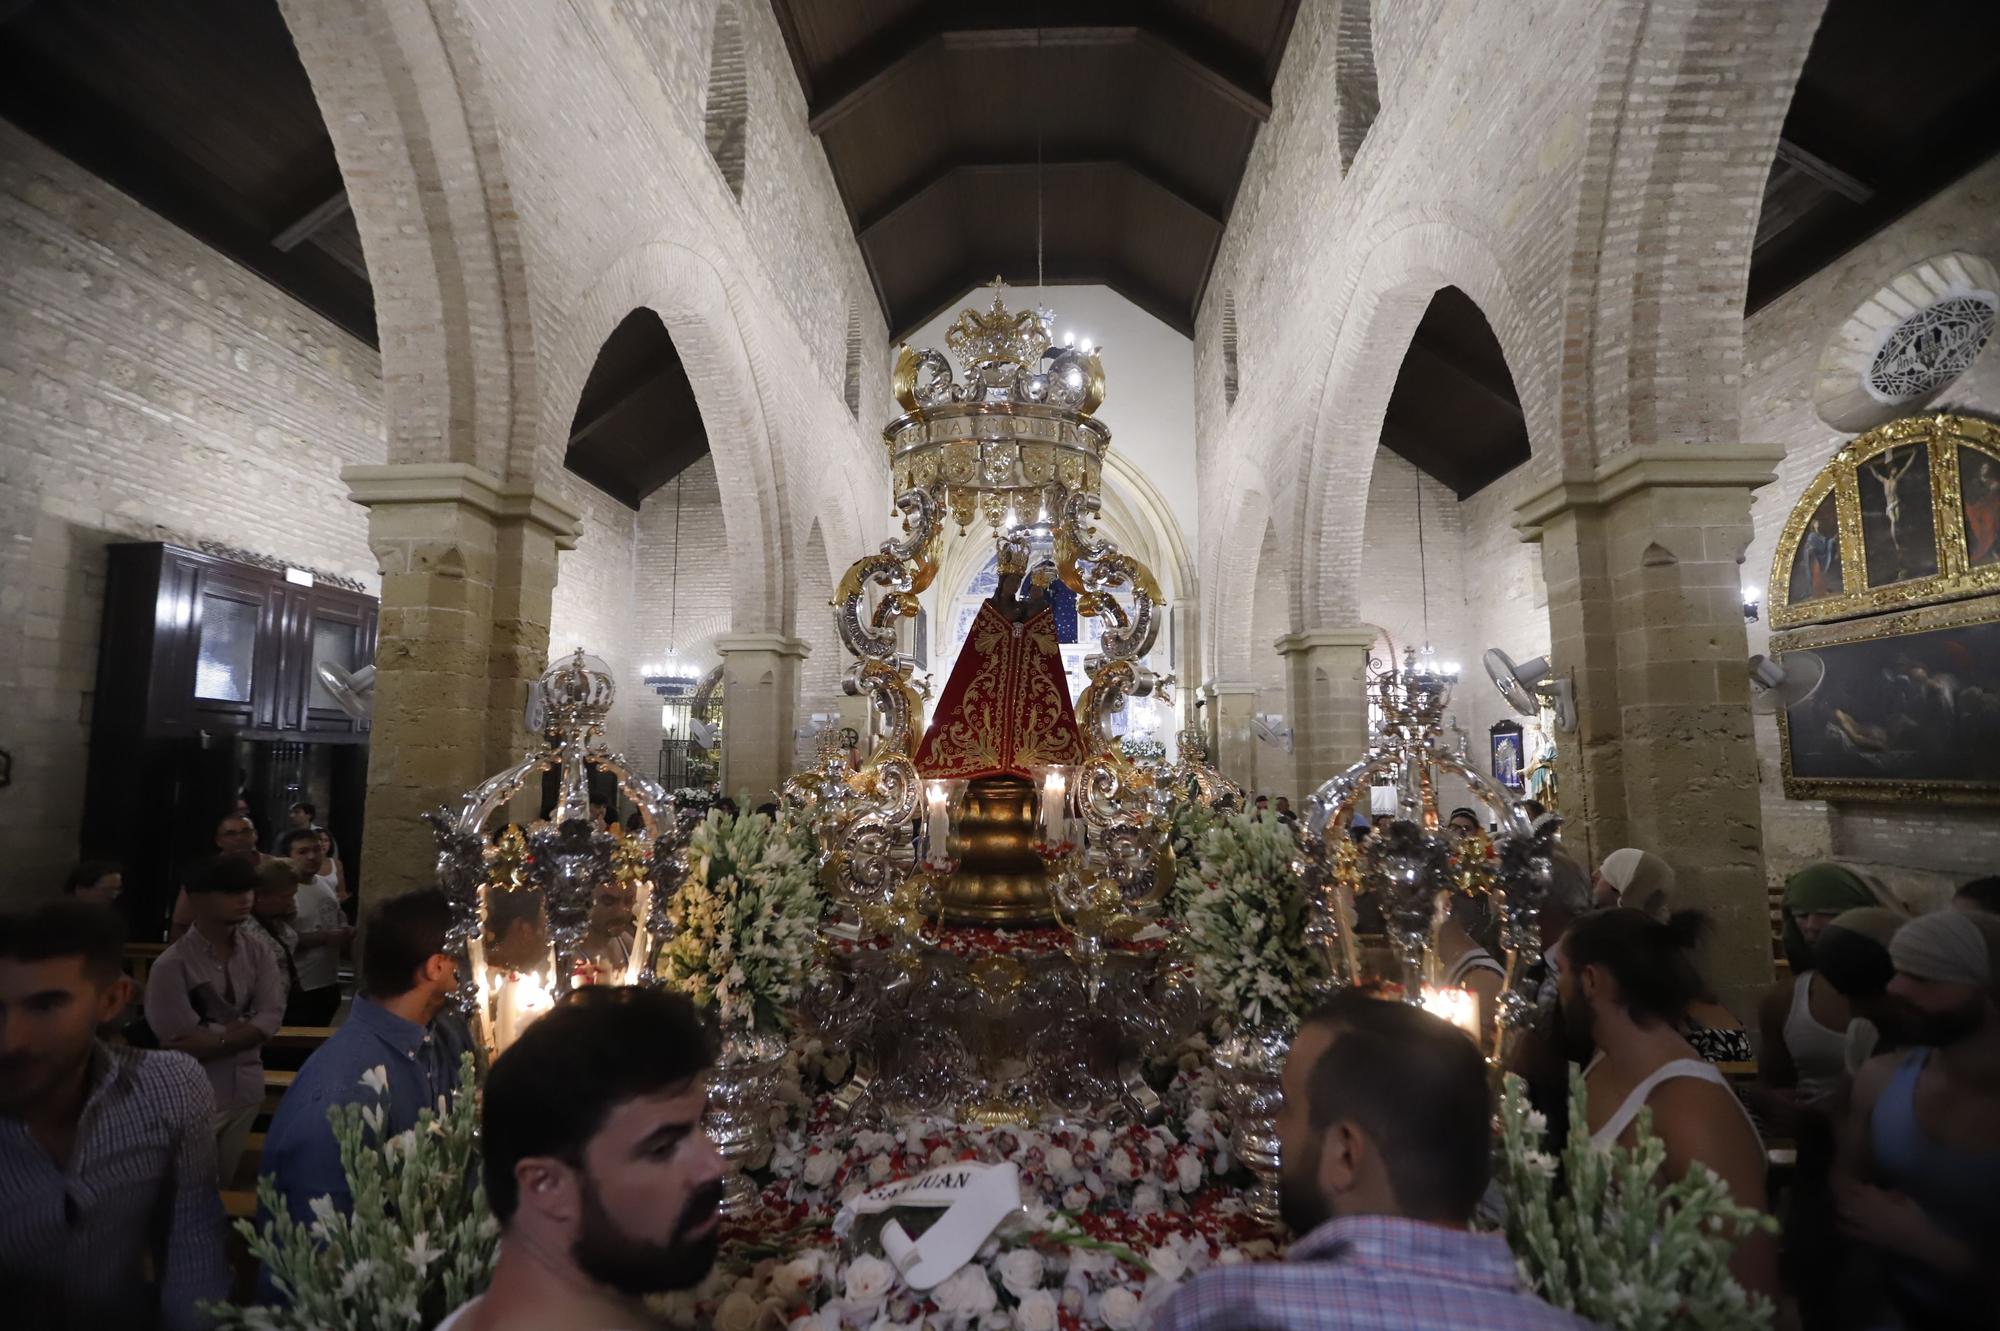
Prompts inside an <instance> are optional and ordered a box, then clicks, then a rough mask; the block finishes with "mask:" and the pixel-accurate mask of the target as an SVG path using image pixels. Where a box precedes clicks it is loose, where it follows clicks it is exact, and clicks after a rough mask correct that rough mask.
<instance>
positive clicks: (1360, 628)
mask: <svg viewBox="0 0 2000 1331" xmlns="http://www.w3.org/2000/svg"><path fill="white" fill-rule="evenodd" d="M1380 636H1381V635H1380V634H1378V633H1377V632H1376V631H1375V630H1374V629H1372V628H1368V627H1367V626H1365V625H1358V624H1357V625H1353V626H1350V627H1346V628H1324V629H1307V630H1306V631H1305V632H1303V633H1287V634H1286V635H1285V636H1284V637H1282V638H1280V639H1278V641H1277V642H1276V643H1275V644H1274V645H1275V646H1276V647H1277V649H1278V655H1280V656H1292V655H1295V654H1297V653H1299V652H1310V651H1316V650H1317V649H1319V648H1322V647H1331V648H1334V649H1336V650H1337V649H1341V648H1346V649H1349V650H1360V651H1364V652H1365V651H1367V650H1368V649H1369V648H1370V647H1373V646H1374V645H1375V639H1376V638H1378V637H1380Z"/></svg>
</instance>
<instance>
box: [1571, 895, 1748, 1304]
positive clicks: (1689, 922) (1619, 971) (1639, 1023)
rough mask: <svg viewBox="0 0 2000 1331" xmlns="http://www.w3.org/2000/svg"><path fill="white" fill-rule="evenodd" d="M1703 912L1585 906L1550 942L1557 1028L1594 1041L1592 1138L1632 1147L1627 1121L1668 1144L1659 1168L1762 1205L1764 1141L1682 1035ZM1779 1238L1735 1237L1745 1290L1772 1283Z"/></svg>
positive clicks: (1736, 1268)
mask: <svg viewBox="0 0 2000 1331" xmlns="http://www.w3.org/2000/svg"><path fill="white" fill-rule="evenodd" d="M1704 925H1705V921H1704V920H1703V919H1702V917H1701V916H1700V915H1698V914H1695V913H1693V912H1681V913H1680V914H1677V915H1675V916H1673V917H1672V918H1671V919H1669V920H1668V921H1666V922H1664V923H1662V922H1660V921H1658V920H1654V919H1652V918H1651V917H1649V916H1648V915H1646V914H1645V913H1644V912H1642V911H1638V910H1631V909H1616V910H1607V911H1598V912H1596V913H1594V914H1591V915H1587V916H1584V917H1583V918H1582V919H1580V920H1578V921H1576V922H1575V923H1574V924H1572V925H1571V926H1570V927H1569V930H1568V932H1566V933H1565V934H1564V935H1563V938H1562V941H1561V943H1560V944H1559V945H1558V946H1557V970H1558V987H1559V990H1560V995H1561V998H1560V1001H1561V1005H1562V1012H1563V1019H1564V1026H1565V1032H1566V1035H1567V1037H1568V1038H1569V1039H1570V1040H1571V1041H1572V1042H1574V1043H1577V1044H1581V1043H1583V1042H1584V1041H1588V1043H1589V1044H1590V1045H1591V1046H1593V1047H1594V1048H1595V1049H1596V1050H1597V1054H1596V1056H1595V1057H1594V1058H1592V1059H1591V1061H1590V1064H1589V1066H1588V1067H1587V1068H1586V1069H1585V1072H1584V1088H1585V1093H1586V1098H1585V1105H1584V1112H1585V1114H1586V1116H1587V1123H1586V1126H1587V1127H1588V1128H1589V1129H1590V1134H1591V1140H1592V1141H1594V1142H1597V1143H1599V1144H1602V1145H1610V1144H1612V1143H1618V1144H1622V1145H1630V1144H1632V1143H1633V1141H1634V1140H1635V1132H1636V1120H1637V1119H1638V1117H1639V1114H1640V1113H1641V1111H1643V1110H1647V1109H1650V1110H1651V1111H1652V1119H1651V1132H1652V1134H1653V1135H1654V1136H1656V1137H1658V1138H1659V1139H1660V1141H1661V1143H1662V1145H1664V1146H1665V1148H1666V1160H1665V1164H1664V1165H1663V1172H1664V1173H1665V1174H1666V1176H1667V1177H1669V1178H1677V1177H1679V1176H1680V1175H1681V1174H1683V1173H1685V1172H1686V1170H1687V1169H1688V1168H1689V1167H1691V1166H1692V1165H1695V1164H1701V1165H1703V1166H1705V1167H1707V1168H1708V1169H1710V1170H1712V1171H1713V1172H1714V1173H1715V1174H1716V1176H1717V1177H1718V1178H1720V1179H1721V1180H1722V1182H1723V1184H1724V1185H1725V1186H1726V1187H1727V1188H1728V1189H1729V1192H1730V1195H1731V1197H1732V1198H1733V1199H1734V1200H1735V1201H1736V1203H1737V1204H1738V1205H1741V1206H1745V1207H1749V1208H1750V1209H1752V1210H1763V1209H1765V1192H1764V1173H1765V1161H1764V1147H1763V1142H1762V1141H1761V1140H1760V1139H1759V1136H1758V1133H1757V1128H1756V1125H1755V1124H1754V1123H1752V1122H1751V1119H1750V1115H1749V1112H1748V1111H1747V1110H1746V1109H1744V1107H1743V1105H1742V1103H1741V1102H1740V1101H1739V1100H1738V1099H1737V1098H1736V1095H1735V1093H1734V1092H1733V1091H1732V1090H1731V1089H1730V1086H1729V1083H1728V1082H1727V1081H1726V1080H1725V1079H1724V1078H1723V1076H1722V1074H1721V1073H1720V1072H1718V1071H1717V1070H1716V1069H1715V1067H1714V1066H1713V1065H1712V1064H1710V1063H1707V1062H1704V1061H1703V1060H1702V1059H1701V1058H1699V1057H1697V1056H1696V1054H1695V1050H1694V1048H1693V1046H1692V1045H1690V1044H1689V1043H1688V1042H1687V1040H1686V1039H1685V1038H1684V1037H1683V1036H1682V1035H1681V1033H1680V1024H1681V1021H1682V1019H1683V1018H1684V1017H1685V1016H1686V1014H1687V1008H1688V1004H1689V1003H1691V1002H1692V1001H1693V1000H1694V997H1695V995H1696V994H1698V993H1700V992H1701V991H1702V989H1703V988H1704V985H1703V983H1702V980H1701V976H1700V975H1699V974H1698V973H1697V972H1696V970H1695V968H1694V964H1693V962H1692V960H1691V959H1690V953H1691V951H1692V949H1693V947H1694V945H1695V943H1696V941H1697V940H1698V939H1699V937H1700V934H1701V931H1702V929H1703V927H1704ZM1776 1256H1777V1253H1776V1246H1775V1244H1774V1243H1773V1242H1771V1240H1770V1239H1769V1237H1768V1236H1766V1235H1749V1236H1746V1237H1744V1239H1743V1240H1742V1242H1741V1243H1740V1244H1739V1245H1738V1248H1737V1251H1736V1254H1735V1256H1734V1257H1733V1258H1732V1260H1731V1263H1730V1269H1731V1271H1732V1273H1733V1274H1734V1275H1735V1277H1736V1279H1737V1280H1738V1281H1739V1282H1741V1283H1742V1284H1743V1286H1744V1287H1745V1288H1746V1289H1748V1290H1750V1291H1752V1292H1753V1293H1761V1294H1765V1295H1768V1296H1771V1297H1775V1296H1776V1295H1777V1293H1778V1280H1777V1262H1776Z"/></svg>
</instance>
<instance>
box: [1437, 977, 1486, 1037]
mask: <svg viewBox="0 0 2000 1331" xmlns="http://www.w3.org/2000/svg"><path fill="white" fill-rule="evenodd" d="M1424 1011H1426V1012H1428V1013H1430V1014H1431V1015H1432V1016H1437V1017H1443V1018H1444V1019H1445V1020H1446V1021H1448V1022H1450V1023H1451V1024H1452V1025H1454V1026H1456V1027H1458V1028H1459V1029H1460V1030H1462V1031H1464V1032H1465V1033H1466V1034H1467V1035H1470V1036H1471V1037H1472V1038H1473V1039H1475V1040H1477V1039H1478V1038H1479V1036H1480V1031H1479V995H1477V994H1475V993H1473V992H1472V991H1471V990H1470V989H1447V988H1441V987H1439V986H1437V985H1431V984H1427V985H1425V986H1424Z"/></svg>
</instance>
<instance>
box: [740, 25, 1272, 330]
mask: <svg viewBox="0 0 2000 1331" xmlns="http://www.w3.org/2000/svg"><path fill="white" fill-rule="evenodd" d="M1297 6H1298V0H1069V2H1068V3H1063V4H1053V3H1039V4H1038V3H1032V2H1031V3H1027V4H1023V3H1019V2H1018V0H1016V2H1015V3H995V2H993V0H952V2H949V3H939V2H933V0H772V9H773V10H774V11H775V13H776V14H777V18H778V25H779V27H780V28H781V29H783V31H784V34H785V41H786V44H787V45H788V46H789V48H790V50H791V55H792V65H793V68H794V69H795V70H796V71H797V73H798V77H799V84H800V86H801V87H802V88H803V89H804V90H805V95H806V102H807V106H808V112H807V116H808V124H809V125H810V127H811V129H812V131H813V133H815V134H817V135H818V136H819V138H820V142H821V143H822V144H823V145H824V147H825V149H826V156H827V161H828V162H829V163H830V164H831V166H832V168H833V177H834V182H835V184H836V185H837V186H838V187H839V189H840V195H841V199H842V201H843V202H844V203H845V204H846V206H847V214H848V218H849V220H850V221H851V222H852V223H853V225H854V234H855V238H856V239H857V240H858V241H859V242H860V245H861V254H862V258H863V259H864V260H865V261H866V262H867V265H868V271H869V275H870V277H871V278H872V279H873V281H874V283H875V292H876V295H877V296H878V298H879V299H880V300H881V303H882V309H883V312H884V314H885V315H886V316H887V319H888V322H889V326H890V330H891V333H892V335H893V336H895V337H902V336H903V335H905V334H906V333H908V332H910V331H911V330H913V329H915V328H917V327H918V326H920V325H921V324H923V323H924V322H925V321H926V320H928V319H929V318H930V317H931V316H932V315H934V314H936V313H937V312H939V311H940V310H942V309H943V308H945V307H946V306H947V305H949V304H950V303H951V302H953V301H954V300H956V299H958V297H960V296H961V295H963V294H964V293H965V291H966V290H967V289H969V288H970V287H973V286H976V285H978V284H979V283H982V282H986V281H989V280H991V279H992V277H993V276H994V275H995V274H1000V275H1002V276H1005V277H1006V278H1007V280H1008V281H1009V282H1012V283H1015V284H1017V285H1027V284H1032V283H1033V282H1034V281H1035V280H1036V267H1037V255H1036V235H1037V215H1038V211H1039V218H1040V234H1041V251H1042V252H1041V257H1040V265H1041V271H1042V274H1043V276H1044V280H1046V281H1049V282H1053V283H1068V282H1093V283H1103V284H1104V285H1106V286H1109V287H1112V288H1114V289H1115V290H1117V291H1118V292H1120V293H1121V294H1123V295H1124V296H1125V297H1126V298H1127V299H1129V300H1130V301H1132V303H1133V304H1135V305H1138V306H1139V307H1140V308H1142V309H1144V310H1146V311H1148V312H1149V313H1151V314H1152V315H1154V316H1155V317H1156V318H1158V319H1159V320H1160V321H1161V322H1163V323H1166V324H1168V325H1169V326H1171V327H1173V328H1176V329H1179V330H1180V331H1181V332H1183V333H1191V332H1192V330H1193V328H1194V312H1195V309H1196V307H1197V306H1198V305H1199V304H1200V302H1201V295H1202V290H1203V288H1204V287H1205V286H1206V285H1207V282H1208V274H1209V269H1210V268H1211V267H1212V266H1213V264H1214V262H1215V251H1216V246H1217V245H1218V243H1219V242H1220V241H1221V239H1222V228H1223V224H1224V223H1225V222H1226V221H1227V220H1228V217H1229V209H1230V206H1231V205H1232V204H1233V203H1234V202H1235V200H1236V189H1237V186H1238V185H1239V184H1240V183H1241V181H1242V178H1243V167H1244V163H1245V162H1246V161H1247V160H1248V158H1249V155H1250V146H1251V144H1252V142H1253V141H1254V140H1255V139H1256V135H1257V128H1258V126H1259V125H1261V124H1263V123H1264V121H1266V120H1267V119H1269V118H1270V114H1271V80H1272V78H1273V77H1274V76H1275V75H1276V74H1277V71H1278V63H1279V61H1280V60H1281V59H1282V58H1283V56H1284V52H1285V42H1286V39H1287V38H1288V37H1289V36H1290V35H1291V30H1292V18H1293V15H1294V12H1295V11H1296V9H1297ZM1038 159H1039V161H1040V162H1041V163H1042V167H1043V169H1042V171H1041V172H1040V180H1041V191H1040V201H1039V209H1038V202H1037V190H1036V181H1037V174H1038V173H1037V171H1036V163H1037V160H1038Z"/></svg>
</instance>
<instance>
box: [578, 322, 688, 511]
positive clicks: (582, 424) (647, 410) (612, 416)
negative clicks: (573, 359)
mask: <svg viewBox="0 0 2000 1331" xmlns="http://www.w3.org/2000/svg"><path fill="white" fill-rule="evenodd" d="M707 452H708V434H707V432H706V431H705V430H704V429H703V428H702V423H701V409H700V408H699V407H698V406H696V405H695V400H694V389H693V387H692V386H691V385H689V383H688V377H687V371H686V370H685V369H684V368H682V366H681V355H680V352H679V351H677V350H675V349H674V340H673V338H671V337H669V336H668V335H667V326H666V325H665V324H663V323H661V322H660V316H659V315H657V314H655V313H653V312H652V311H651V310H644V309H641V310H634V311H632V312H631V313H630V314H628V315H626V316H625V318H624V321H623V322H621V323H620V324H619V325H618V327H617V328H615V329H613V330H612V332H611V336H610V337H608V338H606V339H605V340H604V345H603V346H602V347H601V348H599V350H598V353H597V363H596V364H594V365H592V366H591V367H590V378H588V379H587V380H585V381H584V385H583V395H582V396H581V397H580V398H578V399H577V404H576V416H575V419H573V420H572V421H571V422H570V427H569V451H568V453H567V454H566V455H565V456H564V458H563V465H564V466H566V467H568V468H569V469H570V470H571V471H573V472H575V473H576V474H577V475H578V476H581V477H582V478H583V479H584V480H586V481H589V482H590V483H591V484H592V485H594V486H596V487H597V488H598V489H600V490H602V491H604V493H606V494H608V495H610V496H611V497H612V498H613V499H616V500H618V501H619V502H620V503H622V504H625V505H627V506H628V507H631V508H637V507H639V503H640V501H641V500H643V499H644V498H645V497H646V496H647V495H649V494H651V493H653V491H655V490H657V489H659V488H660V487H661V486H663V485H665V484H666V483H667V482H668V481H671V480H673V479H674V477H676V476H678V475H680V474H681V473H682V472H683V471H685V470H686V469H687V468H688V467H690V466H692V465H693V464H694V463H695V462H696V461H697V460H698V459H700V458H701V457H703V456H704V455H706V454H707Z"/></svg>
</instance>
